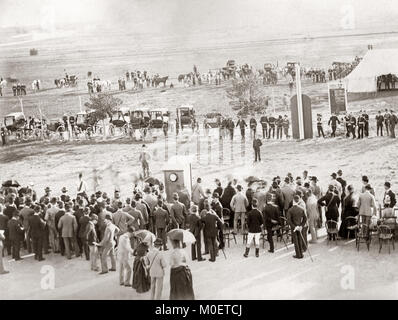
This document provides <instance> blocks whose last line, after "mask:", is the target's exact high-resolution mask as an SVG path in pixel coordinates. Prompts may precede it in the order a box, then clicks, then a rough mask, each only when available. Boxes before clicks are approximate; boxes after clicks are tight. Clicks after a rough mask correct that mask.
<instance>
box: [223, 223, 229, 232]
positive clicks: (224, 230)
mask: <svg viewBox="0 0 398 320" xmlns="http://www.w3.org/2000/svg"><path fill="white" fill-rule="evenodd" d="M222 231H223V233H224V234H228V233H229V232H230V230H229V223H228V222H224V224H223V226H222Z"/></svg>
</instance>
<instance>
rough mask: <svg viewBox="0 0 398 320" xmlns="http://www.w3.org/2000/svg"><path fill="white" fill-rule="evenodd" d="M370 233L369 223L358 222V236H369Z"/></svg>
mask: <svg viewBox="0 0 398 320" xmlns="http://www.w3.org/2000/svg"><path fill="white" fill-rule="evenodd" d="M368 235H369V225H368V224H366V223H363V222H359V224H358V236H359V237H367V236H368Z"/></svg>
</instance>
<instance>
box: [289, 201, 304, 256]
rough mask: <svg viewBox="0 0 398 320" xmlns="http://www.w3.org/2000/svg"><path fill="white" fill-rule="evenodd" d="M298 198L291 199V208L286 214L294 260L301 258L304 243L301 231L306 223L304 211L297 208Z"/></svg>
mask: <svg viewBox="0 0 398 320" xmlns="http://www.w3.org/2000/svg"><path fill="white" fill-rule="evenodd" d="M299 201H300V197H299V196H298V195H295V196H294V197H293V207H291V208H290V209H289V210H288V212H287V222H288V223H289V225H290V228H291V230H292V240H293V243H294V250H295V251H296V255H294V256H293V257H294V258H297V259H302V258H303V247H304V241H303V237H302V234H301V230H302V229H303V227H304V226H305V224H306V223H307V217H306V216H305V212H304V209H303V208H301V207H300V206H299Z"/></svg>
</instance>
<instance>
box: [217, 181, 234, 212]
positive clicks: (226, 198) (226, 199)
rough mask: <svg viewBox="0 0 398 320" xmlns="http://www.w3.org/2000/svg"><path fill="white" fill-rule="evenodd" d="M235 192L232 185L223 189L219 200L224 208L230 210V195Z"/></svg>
mask: <svg viewBox="0 0 398 320" xmlns="http://www.w3.org/2000/svg"><path fill="white" fill-rule="evenodd" d="M235 194H236V190H235V189H234V187H233V186H227V187H226V188H225V189H224V192H223V194H222V196H221V199H220V202H221V204H222V206H223V207H224V208H228V209H230V210H231V205H230V204H231V200H232V197H233V196H234V195H235Z"/></svg>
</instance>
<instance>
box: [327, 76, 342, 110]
mask: <svg viewBox="0 0 398 320" xmlns="http://www.w3.org/2000/svg"><path fill="white" fill-rule="evenodd" d="M328 93H329V107H330V113H335V114H340V113H342V112H347V90H346V88H345V86H343V85H342V84H341V83H340V84H339V85H338V87H337V88H331V87H330V86H329V87H328Z"/></svg>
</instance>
